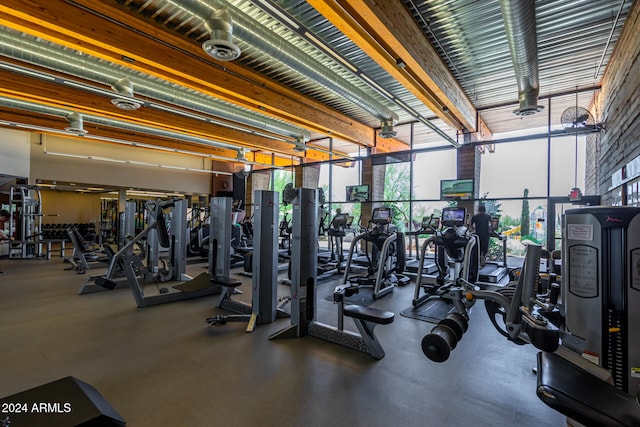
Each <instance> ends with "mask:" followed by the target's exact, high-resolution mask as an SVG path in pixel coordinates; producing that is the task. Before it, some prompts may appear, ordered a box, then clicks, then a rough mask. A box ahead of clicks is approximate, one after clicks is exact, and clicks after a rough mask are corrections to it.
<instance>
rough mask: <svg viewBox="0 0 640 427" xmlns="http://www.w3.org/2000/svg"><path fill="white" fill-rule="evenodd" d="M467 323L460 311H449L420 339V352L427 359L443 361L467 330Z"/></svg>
mask: <svg viewBox="0 0 640 427" xmlns="http://www.w3.org/2000/svg"><path fill="white" fill-rule="evenodd" d="M468 327H469V324H468V323H467V319H465V318H464V316H463V315H462V314H460V313H449V314H447V317H445V318H444V319H442V320H441V321H440V322H439V323H438V324H437V325H436V326H435V327H434V328H433V329H432V330H431V332H430V333H429V334H427V335H425V337H424V338H423V339H422V352H423V353H424V355H425V356H427V357H428V358H429V360H433V361H434V362H444V361H445V360H447V359H448V358H449V355H450V354H451V351H452V350H453V349H454V348H456V346H457V345H458V341H460V340H461V339H462V335H464V333H465V332H466V331H467V329H468Z"/></svg>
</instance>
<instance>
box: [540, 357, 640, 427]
mask: <svg viewBox="0 0 640 427" xmlns="http://www.w3.org/2000/svg"><path fill="white" fill-rule="evenodd" d="M537 393H538V397H539V398H540V399H541V400H542V401H543V402H544V403H546V404H547V405H549V406H550V407H552V408H554V409H555V410H557V411H559V412H561V413H562V414H564V415H566V416H568V417H570V418H573V419H574V420H576V421H578V422H580V423H582V424H584V425H586V426H629V427H631V426H640V405H639V404H638V401H637V400H636V398H635V397H633V396H631V395H629V394H627V393H624V392H623V391H621V390H618V389H617V388H615V387H614V386H613V385H611V384H609V383H607V382H605V381H602V380H601V379H599V378H597V377H595V376H593V375H592V374H590V373H589V372H587V371H585V370H584V369H582V368H579V367H578V366H576V365H574V364H572V363H570V362H569V361H567V360H566V359H563V358H562V357H560V356H558V355H557V354H554V353H546V352H540V353H538V387H537Z"/></svg>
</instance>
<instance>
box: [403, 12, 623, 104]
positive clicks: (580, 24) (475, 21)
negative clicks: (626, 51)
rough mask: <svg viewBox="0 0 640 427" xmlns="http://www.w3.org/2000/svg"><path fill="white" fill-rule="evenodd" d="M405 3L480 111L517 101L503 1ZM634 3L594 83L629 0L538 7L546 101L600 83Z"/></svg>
mask: <svg viewBox="0 0 640 427" xmlns="http://www.w3.org/2000/svg"><path fill="white" fill-rule="evenodd" d="M403 1H404V3H405V5H406V6H407V8H408V9H409V10H410V11H411V12H412V14H413V16H414V18H415V19H416V21H417V22H418V23H419V24H420V27H421V28H422V30H423V32H424V33H425V35H426V36H427V37H428V38H429V40H430V41H431V43H432V44H433V45H434V47H436V49H437V50H438V53H439V54H440V56H441V58H443V59H444V61H445V63H447V65H448V66H449V69H450V70H451V71H452V72H453V73H454V75H455V76H456V78H457V79H458V81H459V82H460V84H461V86H462V87H463V88H464V90H465V92H466V93H467V95H468V96H469V98H470V99H471V100H472V102H473V103H474V104H475V106H476V107H478V108H482V107H487V106H490V105H496V104H502V103H506V102H512V101H513V102H515V101H517V85H516V81H515V76H514V73H513V68H512V63H511V57H510V53H509V49H508V45H507V39H506V35H505V32H504V25H503V23H502V15H501V12H500V5H499V2H498V1H496V0H456V1H451V0H429V1H416V0H403ZM631 3H632V1H631V0H626V1H625V5H624V7H623V10H622V14H621V17H620V20H619V21H618V23H617V25H616V28H615V30H614V32H613V37H612V42H611V45H610V46H609V48H608V49H607V54H606V55H605V61H604V63H603V68H602V69H601V71H600V74H599V75H598V77H597V79H594V74H595V70H596V66H597V64H598V62H599V60H600V56H601V55H602V52H603V50H604V49H605V45H606V41H607V37H608V36H609V33H610V31H611V28H612V25H613V22H614V18H615V16H616V13H617V11H618V9H619V8H620V5H621V0H573V1H566V0H546V1H540V0H539V1H537V2H536V14H537V21H538V22H537V31H538V57H539V64H540V65H539V71H540V95H541V96H544V95H551V94H555V93H561V92H567V91H571V90H575V89H576V87H578V88H584V87H591V86H594V85H597V84H598V83H599V81H600V77H601V75H602V71H603V70H604V67H606V64H607V60H608V58H609V55H610V53H611V51H612V50H613V47H614V46H615V42H616V40H617V39H618V37H619V35H620V31H621V29H622V26H623V24H624V18H625V17H626V14H627V12H628V11H629V8H630V7H631Z"/></svg>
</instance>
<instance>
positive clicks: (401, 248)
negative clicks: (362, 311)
mask: <svg viewBox="0 0 640 427" xmlns="http://www.w3.org/2000/svg"><path fill="white" fill-rule="evenodd" d="M392 220H393V217H392V216H391V208H389V207H380V208H375V209H374V210H373V217H372V219H371V221H370V225H371V224H373V227H372V228H368V229H367V230H366V231H365V232H364V233H361V234H359V235H357V236H356V237H355V239H353V242H351V247H350V248H349V256H348V258H347V263H346V265H345V269H344V276H343V278H342V285H343V286H344V285H346V284H348V283H349V284H356V285H358V286H371V287H372V288H373V298H374V299H378V298H382V297H383V296H385V295H387V294H389V293H391V292H393V288H394V286H395V285H399V286H405V285H407V284H409V280H410V279H409V278H408V277H407V276H405V275H403V274H402V273H403V272H404V268H405V261H406V260H405V245H404V234H403V233H400V232H399V231H398V230H397V229H396V228H395V227H394V226H392V225H391V221H392ZM359 241H366V242H369V243H371V246H372V249H371V254H369V252H368V251H366V255H367V260H368V264H369V265H368V267H367V273H366V274H365V275H358V276H349V271H350V268H351V262H352V260H353V256H354V253H355V250H356V248H357V245H358V242H359Z"/></svg>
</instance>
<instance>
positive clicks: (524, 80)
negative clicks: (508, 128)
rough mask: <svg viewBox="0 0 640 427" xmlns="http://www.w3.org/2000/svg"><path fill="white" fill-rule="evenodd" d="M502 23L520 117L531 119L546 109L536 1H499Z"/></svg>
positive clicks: (517, 110) (516, 111)
mask: <svg viewBox="0 0 640 427" xmlns="http://www.w3.org/2000/svg"><path fill="white" fill-rule="evenodd" d="M500 9H501V10H502V21H503V22H504V28H505V31H506V33H507V40H508V42H509V50H510V51H511V60H512V62H513V69H514V71H515V74H516V80H517V82H518V101H519V102H520V108H518V109H516V110H514V111H513V113H514V114H516V115H518V116H530V115H532V114H535V113H537V112H539V111H541V110H542V109H543V108H544V107H543V106H541V105H538V94H539V91H540V87H539V80H538V36H537V31H536V2H535V0H500Z"/></svg>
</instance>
